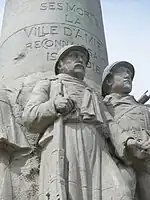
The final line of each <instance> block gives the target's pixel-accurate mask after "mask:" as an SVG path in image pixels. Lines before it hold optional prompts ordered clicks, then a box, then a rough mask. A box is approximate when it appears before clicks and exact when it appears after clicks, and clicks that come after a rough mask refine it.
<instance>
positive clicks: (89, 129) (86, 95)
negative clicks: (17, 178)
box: [23, 45, 131, 200]
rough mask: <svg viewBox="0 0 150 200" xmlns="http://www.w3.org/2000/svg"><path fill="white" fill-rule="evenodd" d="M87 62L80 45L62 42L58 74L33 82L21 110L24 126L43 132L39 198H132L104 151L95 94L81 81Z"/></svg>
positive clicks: (87, 54) (57, 61) (91, 199)
mask: <svg viewBox="0 0 150 200" xmlns="http://www.w3.org/2000/svg"><path fill="white" fill-rule="evenodd" d="M88 62H89V53H88V51H87V50H86V49H85V48H84V47H83V46H77V45H71V46H66V47H64V48H63V49H62V50H60V52H59V53H58V58H57V60H56V64H55V74H56V76H54V77H52V78H51V79H45V80H41V81H40V82H39V83H37V85H36V86H35V87H34V89H33V91H32V94H31V97H30V98H29V101H28V103H27V105H26V107H25V109H24V113H23V119H24V122H25V125H26V127H27V128H28V130H29V131H30V132H34V133H40V135H41V138H40V140H39V145H40V147H41V151H42V153H41V166H40V181H39V185H40V186H39V187H40V189H39V199H40V200H48V199H59V198H60V199H62V200H67V199H68V200H69V199H70V200H77V199H78V200H96V199H97V200H99V199H101V198H102V197H101V195H103V199H104V200H106V199H107V200H120V199H122V200H131V198H130V196H131V195H130V191H129V190H128V188H127V187H126V185H125V183H124V179H123V178H122V176H121V175H120V171H119V170H118V168H117V166H116V164H115V162H114V161H113V160H112V158H111V156H110V155H109V153H108V151H107V146H106V144H105V139H104V136H103V134H102V126H103V119H102V115H101V109H100V107H99V103H100V102H99V100H98V96H97V95H96V93H95V92H94V91H93V90H92V89H91V88H90V87H88V86H87V85H86V83H85V82H84V81H83V79H84V76H85V70H86V66H87V64H88ZM105 111H106V110H105ZM106 113H107V112H105V114H106ZM106 116H107V114H106ZM107 117H108V118H109V115H108V116H107ZM110 118H111V117H110ZM107 120H108V119H107ZM119 134H120V133H119ZM101 165H103V168H101ZM101 171H102V175H101ZM102 190H103V194H101V192H102Z"/></svg>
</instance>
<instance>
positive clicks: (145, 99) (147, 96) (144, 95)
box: [138, 90, 150, 104]
mask: <svg viewBox="0 0 150 200" xmlns="http://www.w3.org/2000/svg"><path fill="white" fill-rule="evenodd" d="M147 93H148V90H147V91H146V92H144V94H143V95H142V96H141V97H140V98H139V100H138V102H139V103H141V104H145V103H146V102H147V101H148V100H149V99H150V95H147Z"/></svg>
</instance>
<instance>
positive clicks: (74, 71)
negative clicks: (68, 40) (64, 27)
mask: <svg viewBox="0 0 150 200" xmlns="http://www.w3.org/2000/svg"><path fill="white" fill-rule="evenodd" d="M86 63H87V56H86V55H85V53H83V52H80V51H70V52H69V53H68V54H67V55H66V56H65V57H64V58H63V59H62V63H61V65H63V67H65V68H66V69H67V72H68V74H70V75H71V76H74V77H76V78H78V79H81V80H83V79H84V76H85V69H86Z"/></svg>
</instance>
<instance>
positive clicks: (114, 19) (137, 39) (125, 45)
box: [0, 0, 150, 98]
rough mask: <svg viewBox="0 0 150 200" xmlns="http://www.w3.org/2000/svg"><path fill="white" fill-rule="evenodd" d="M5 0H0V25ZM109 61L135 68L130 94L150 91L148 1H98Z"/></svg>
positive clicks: (149, 18)
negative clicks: (120, 62) (121, 61)
mask: <svg viewBox="0 0 150 200" xmlns="http://www.w3.org/2000/svg"><path fill="white" fill-rule="evenodd" d="M4 1H5V0H0V26H1V22H2V16H3V7H4ZM101 4H102V11H103V20H104V27H105V36H106V42H107V49H108V56H109V62H110V63H112V62H114V61H117V60H126V61H129V62H131V63H132V64H133V65H134V66H135V69H136V75H135V79H134V86H133V92H132V93H133V94H134V95H135V96H136V98H138V97H139V96H141V95H142V93H144V92H145V91H146V90H147V89H148V90H149V92H150V55H149V54H150V0H101Z"/></svg>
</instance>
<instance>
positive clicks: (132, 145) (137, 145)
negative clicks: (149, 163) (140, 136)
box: [126, 139, 150, 159]
mask: <svg viewBox="0 0 150 200" xmlns="http://www.w3.org/2000/svg"><path fill="white" fill-rule="evenodd" d="M126 145H127V148H128V149H129V151H130V153H131V154H132V155H133V156H134V157H136V158H138V159H146V158H148V157H150V153H149V149H150V141H146V142H145V141H140V142H139V141H137V140H134V139H129V140H128V141H127V144H126Z"/></svg>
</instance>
